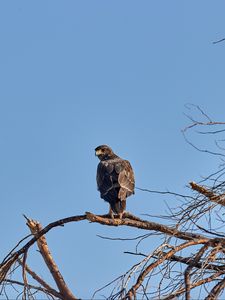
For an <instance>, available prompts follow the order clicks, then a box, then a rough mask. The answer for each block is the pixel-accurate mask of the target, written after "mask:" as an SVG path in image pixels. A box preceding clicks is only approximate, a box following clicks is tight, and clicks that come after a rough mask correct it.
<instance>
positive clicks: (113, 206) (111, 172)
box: [95, 145, 135, 219]
mask: <svg viewBox="0 0 225 300" xmlns="http://www.w3.org/2000/svg"><path fill="white" fill-rule="evenodd" d="M95 155H96V156H98V158H99V159H100V163H99V164H98V168H97V176H96V179H97V186H98V190H99V192H100V194H101V198H102V199H104V200H105V201H106V202H108V203H109V206H110V208H109V214H110V216H111V218H112V219H113V218H114V217H113V214H118V215H119V217H120V219H121V218H122V216H123V212H124V211H125V209H126V199H127V197H129V196H130V195H132V194H134V185H135V179H134V172H133V170H132V167H131V164H130V163H129V161H128V160H125V159H122V158H120V157H119V156H117V155H116V154H115V153H114V152H113V151H112V149H111V148H110V147H109V146H107V145H101V146H98V147H97V148H96V149H95Z"/></svg>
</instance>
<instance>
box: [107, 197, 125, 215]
mask: <svg viewBox="0 0 225 300" xmlns="http://www.w3.org/2000/svg"><path fill="white" fill-rule="evenodd" d="M110 206H111V208H112V211H113V212H114V214H120V213H123V212H124V210H125V209H126V200H122V201H121V200H120V199H118V200H117V201H115V202H112V203H110Z"/></svg>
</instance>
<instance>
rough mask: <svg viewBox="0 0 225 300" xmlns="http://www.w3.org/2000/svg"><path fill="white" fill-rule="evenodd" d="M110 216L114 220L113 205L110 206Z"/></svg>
mask: <svg viewBox="0 0 225 300" xmlns="http://www.w3.org/2000/svg"><path fill="white" fill-rule="evenodd" d="M109 216H110V218H111V219H112V220H114V214H113V210H112V208H111V206H109Z"/></svg>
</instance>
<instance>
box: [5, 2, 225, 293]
mask: <svg viewBox="0 0 225 300" xmlns="http://www.w3.org/2000/svg"><path fill="white" fill-rule="evenodd" d="M224 11H225V2H224V1H214V2H212V1H207V0H204V1H132V0H129V1H128V0H124V1H57V0H54V1H50V0H49V1H43V2H42V1H38V2H37V1H1V2H0V45H1V46H0V85H1V88H0V152H1V158H0V160H1V162H0V182H1V189H0V199H1V218H0V235H1V237H2V243H1V250H0V255H1V259H2V258H3V257H4V256H5V255H6V254H7V253H8V251H9V250H10V249H11V248H12V247H13V246H14V245H15V244H16V242H17V241H18V240H20V239H21V238H22V237H24V236H25V235H27V234H28V233H29V231H28V228H26V225H25V220H24V218H23V217H22V214H26V215H27V216H28V217H30V218H34V219H37V220H39V221H40V222H41V223H42V224H43V226H44V225H47V224H48V223H50V222H52V221H54V220H57V219H59V218H63V217H67V216H71V215H77V214H83V213H84V212H85V211H91V212H94V213H97V214H103V213H106V212H107V211H108V205H107V203H104V201H103V200H101V199H100V197H99V193H98V192H97V190H96V181H95V176H96V167H97V164H98V161H97V158H96V157H95V155H94V149H95V147H96V146H98V145H100V144H108V145H110V146H111V147H112V148H113V150H114V151H115V152H116V153H117V154H118V155H119V156H121V157H123V158H126V159H129V160H130V162H131V163H132V166H133V168H134V171H135V176H136V185H137V186H138V187H141V188H149V189H153V190H166V189H169V190H172V191H175V192H185V191H186V188H185V186H186V185H187V184H188V182H189V181H190V180H195V181H197V180H198V179H199V178H200V176H201V175H207V174H208V173H209V172H211V171H213V170H215V169H216V168H217V162H216V160H215V159H213V158H212V157H210V156H207V155H204V154H200V153H198V152H196V151H194V150H193V149H192V148H191V147H190V146H189V145H188V144H187V143H185V141H184V139H183V136H182V134H181V129H182V128H184V127H185V126H186V125H187V124H188V123H189V121H188V120H187V118H186V117H185V116H184V114H183V113H184V112H186V109H185V104H186V103H193V104H196V105H199V106H200V107H201V108H203V109H204V110H205V112H207V113H208V114H209V115H210V116H211V117H212V118H213V119H214V120H217V121H225V115H224V111H225V84H224V75H225V59H224V56H225V43H219V44H215V45H214V44H213V43H212V42H213V41H215V40H218V39H221V38H223V37H225V18H224ZM196 142H197V139H196ZM206 145H207V143H206ZM165 200H167V203H168V204H169V205H170V206H171V207H173V206H176V200H175V199H174V198H168V197H164V198H162V197H159V196H157V195H153V194H149V193H144V192H141V191H138V190H137V191H136V194H135V195H134V196H133V197H130V198H129V199H128V201H127V209H128V210H129V211H131V212H132V213H133V214H135V215H138V216H141V214H144V213H148V214H162V213H164V212H165V209H166V205H165V203H164V201H165ZM97 234H100V235H104V236H110V237H133V236H135V235H137V234H140V231H135V230H133V229H132V230H131V229H129V228H111V227H110V228H108V227H104V226H100V225H99V224H89V223H87V222H85V221H84V222H80V223H70V224H68V225H66V226H65V227H64V228H57V229H55V230H53V231H51V232H50V233H49V234H48V236H47V238H48V241H49V246H50V249H51V250H52V254H53V256H54V258H55V260H56V262H57V263H58V265H59V267H60V268H61V271H62V274H63V275H64V277H65V280H66V281H67V282H68V284H69V286H70V287H71V289H72V290H73V291H74V293H75V295H76V296H77V297H82V298H90V297H91V295H92V293H93V292H94V291H95V290H96V289H97V288H100V287H101V286H103V285H105V284H106V283H108V282H110V281H111V280H113V279H114V278H115V277H117V276H119V275H121V274H123V273H124V272H125V271H127V270H128V268H129V266H130V265H132V264H133V263H135V262H136V261H137V260H136V258H133V257H130V256H128V255H125V254H123V252H124V251H126V250H133V249H134V247H135V243H134V242H133V243H132V242H130V243H128V242H126V243H123V242H113V241H106V240H102V239H100V238H98V237H97V236H96V235H97ZM3 237H4V238H3ZM154 243H156V241H149V244H150V245H154ZM31 252H32V253H33V254H34V255H33V256H32V259H31V260H30V261H29V263H30V265H31V267H33V268H34V269H35V270H38V271H39V273H40V275H42V276H43V277H44V278H49V276H48V275H47V272H46V271H45V269H44V268H43V264H41V258H40V257H39V254H38V253H35V248H34V250H31Z"/></svg>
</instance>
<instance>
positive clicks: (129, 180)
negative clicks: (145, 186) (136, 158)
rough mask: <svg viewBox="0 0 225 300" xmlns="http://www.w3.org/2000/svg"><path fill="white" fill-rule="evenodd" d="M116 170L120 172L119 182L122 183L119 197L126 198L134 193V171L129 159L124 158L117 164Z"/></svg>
mask: <svg viewBox="0 0 225 300" xmlns="http://www.w3.org/2000/svg"><path fill="white" fill-rule="evenodd" d="M115 171H116V172H117V173H119V176H118V183H119V185H120V187H121V188H120V192H119V198H120V199H121V200H125V198H126V197H127V196H130V195H131V194H134V185H135V179H134V172H133V169H132V167H131V164H130V162H129V161H128V160H122V159H121V162H118V163H117V164H116V165H115Z"/></svg>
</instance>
